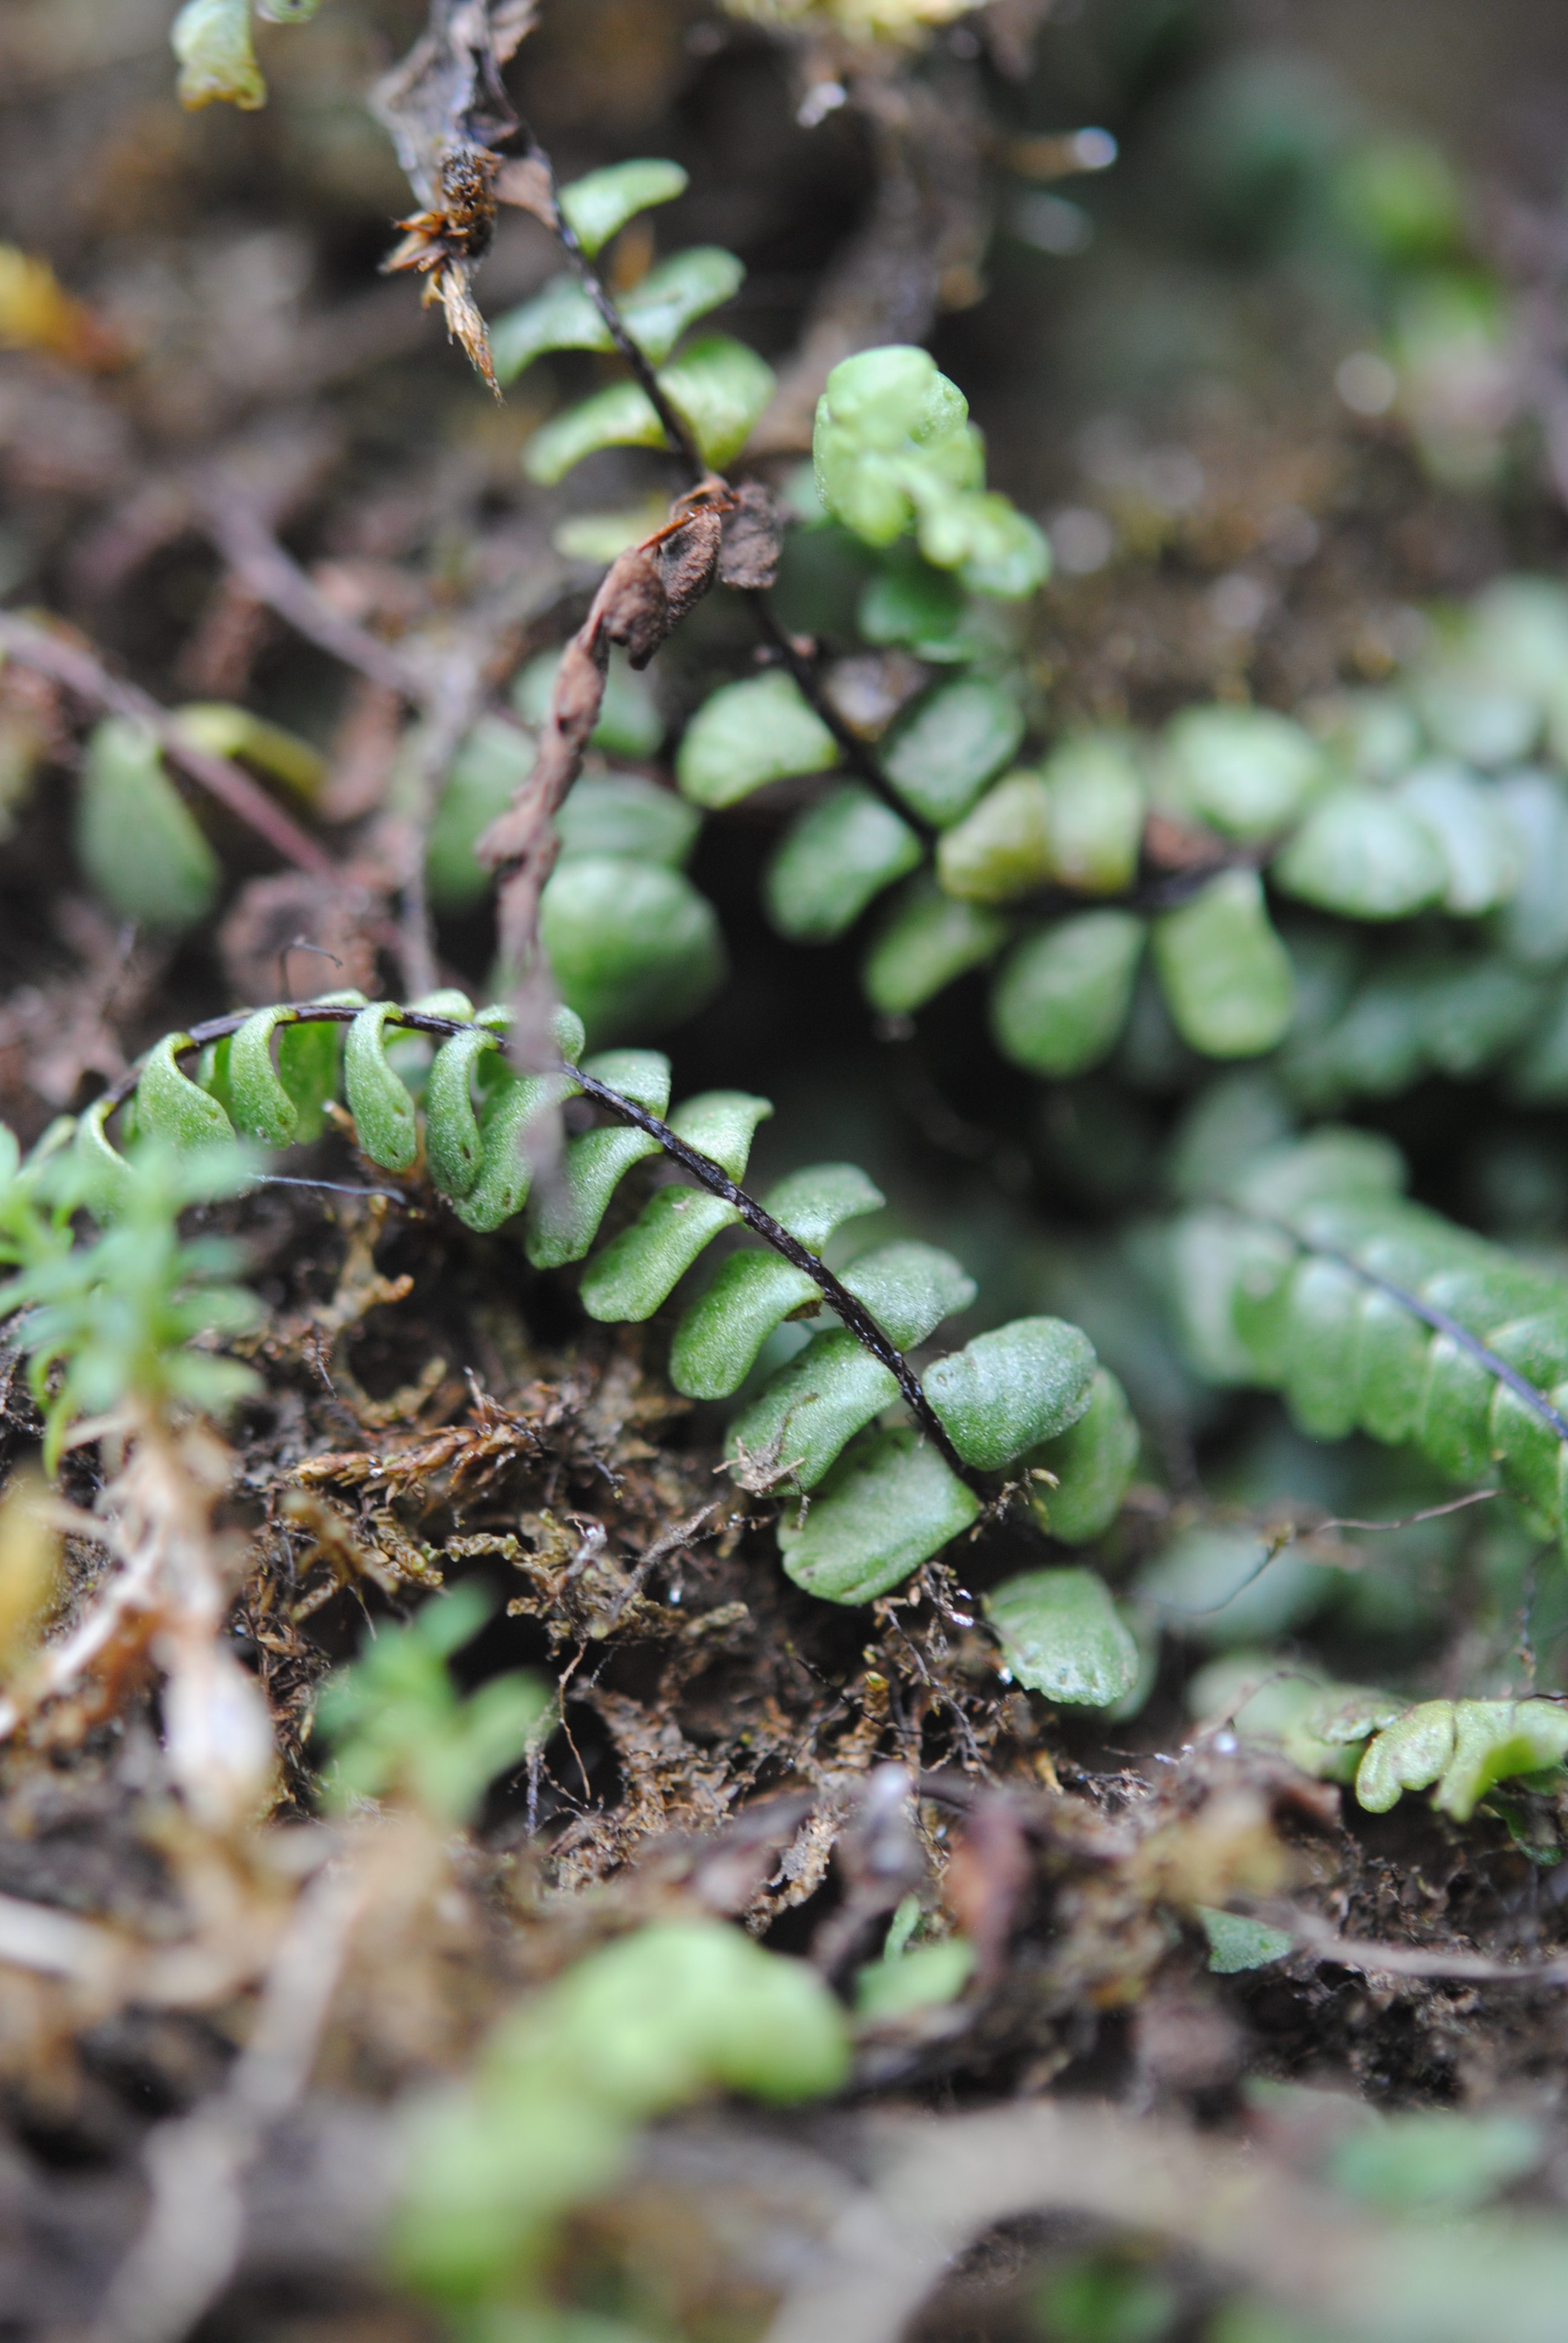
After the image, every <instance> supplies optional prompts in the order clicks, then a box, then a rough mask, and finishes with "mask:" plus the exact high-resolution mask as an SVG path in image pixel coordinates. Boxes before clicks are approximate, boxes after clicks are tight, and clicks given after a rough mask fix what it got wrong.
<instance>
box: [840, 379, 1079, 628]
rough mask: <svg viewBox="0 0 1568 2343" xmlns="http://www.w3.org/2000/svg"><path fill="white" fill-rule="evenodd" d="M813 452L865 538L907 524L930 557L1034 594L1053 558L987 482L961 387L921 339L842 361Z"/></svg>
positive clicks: (1011, 593)
mask: <svg viewBox="0 0 1568 2343" xmlns="http://www.w3.org/2000/svg"><path fill="white" fill-rule="evenodd" d="M812 457H813V461H814V464H815V468H816V478H817V492H818V494H819V497H820V498H821V500H822V503H823V505H824V506H825V507H826V508H827V510H828V511H829V512H830V513H831V514H832V515H833V517H834V518H835V519H837V520H840V521H842V522H843V523H844V525H845V527H846V528H849V529H851V530H853V532H854V533H855V535H856V536H857V537H859V538H863V539H864V540H865V541H866V543H868V544H869V545H878V546H885V545H891V544H892V543H893V541H894V539H895V538H899V537H901V536H902V535H903V534H904V533H905V532H906V531H907V530H908V529H910V528H913V529H914V530H915V531H916V533H917V535H918V538H919V541H920V551H921V553H922V554H923V555H924V557H925V558H926V560H928V561H929V562H932V563H934V564H935V565H936V567H937V568H941V569H956V570H957V571H958V572H959V574H960V578H961V579H962V582H963V584H964V585H965V586H966V587H968V588H969V589H970V592H972V593H976V594H989V595H994V596H996V597H998V598H1000V599H1002V600H1018V599H1020V598H1022V597H1023V596H1025V595H1027V594H1032V593H1033V591H1034V589H1035V588H1036V587H1037V586H1039V585H1040V582H1041V580H1042V579H1043V578H1045V577H1046V575H1047V573H1048V571H1049V569H1050V548H1049V546H1048V545H1047V544H1046V541H1045V539H1044V538H1043V537H1042V536H1041V534H1040V530H1039V529H1038V528H1036V527H1035V525H1034V523H1033V522H1032V521H1030V520H1028V519H1026V518H1024V516H1023V515H1022V514H1021V513H1020V512H1018V511H1017V510H1016V509H1015V508H1014V507H1013V506H1012V505H1011V504H1010V502H1009V500H1008V498H1006V497H1002V496H997V495H994V494H988V493H987V492H986V488H985V458H984V454H983V451H982V448H981V445H980V435H979V433H978V432H977V431H976V430H975V429H974V427H973V426H972V425H971V424H970V421H969V409H968V407H967V406H966V404H965V401H964V398H963V395H962V393H961V392H960V390H959V389H958V388H957V387H956V386H955V385H954V384H953V383H950V381H949V380H948V378H947V377H946V376H945V375H943V374H939V373H938V371H937V368H936V367H935V365H934V364H933V363H932V361H931V359H930V357H929V356H928V354H927V353H926V352H925V351H924V350H921V349H917V348H914V347H911V346H910V345H907V344H902V345H893V346H891V347H888V348H884V349H874V350H865V351H862V352H861V353H860V354H859V357H852V358H846V359H844V360H843V362H842V363H841V364H840V365H839V366H836V367H834V369H833V371H832V373H831V374H830V375H829V377H828V384H827V388H826V389H825V390H824V392H823V394H822V397H821V398H820V399H819V401H818V405H817V417H816V426H815V429H814V432H813V436H812Z"/></svg>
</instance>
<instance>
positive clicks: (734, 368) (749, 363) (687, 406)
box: [658, 334, 775, 471]
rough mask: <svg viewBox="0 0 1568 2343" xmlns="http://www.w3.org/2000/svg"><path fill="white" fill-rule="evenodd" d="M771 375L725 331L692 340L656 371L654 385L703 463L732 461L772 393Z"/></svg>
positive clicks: (716, 465) (721, 464) (753, 353)
mask: <svg viewBox="0 0 1568 2343" xmlns="http://www.w3.org/2000/svg"><path fill="white" fill-rule="evenodd" d="M774 382H775V377H774V373H773V369H772V367H770V366H769V365H768V364H767V362H766V361H765V360H764V359H762V358H759V357H758V355H757V353H756V351H755V350H752V349H748V347H747V346H746V344H745V343H744V342H738V341H735V340H733V339H732V338H731V337H729V335H728V334H709V335H708V336H706V337H704V338H703V339H702V340H701V341H699V342H693V343H691V345H690V346H689V347H688V348H687V349H685V350H683V351H682V352H681V354H680V356H679V357H678V358H674V359H672V360H671V361H670V363H669V365H668V366H667V367H662V368H661V369H660V372H659V377H658V387H659V388H660V389H661V390H662V391H663V393H664V395H665V397H667V398H668V401H669V403H670V405H671V406H672V407H674V408H675V409H676V411H677V413H678V414H679V415H680V416H681V417H682V418H683V419H684V421H685V422H686V424H687V425H688V427H689V430H690V432H691V436H692V437H693V438H694V439H695V440H696V442H697V445H698V448H699V452H700V454H701V456H702V458H703V460H704V462H705V463H708V464H711V465H712V467H713V468H714V469H715V471H722V470H723V468H724V467H725V466H726V465H727V464H729V463H732V462H733V461H734V459H735V458H736V457H737V456H739V453H740V450H741V449H742V447H745V445H746V442H747V440H748V439H749V437H750V436H751V427H752V425H753V424H754V423H757V422H759V420H760V419H761V417H762V414H763V411H764V409H765V408H766V407H767V406H768V403H769V399H771V397H772V396H773V390H774Z"/></svg>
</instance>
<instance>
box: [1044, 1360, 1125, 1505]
mask: <svg viewBox="0 0 1568 2343" xmlns="http://www.w3.org/2000/svg"><path fill="white" fill-rule="evenodd" d="M1138 1449H1139V1432H1138V1423H1137V1419H1136V1417H1135V1416H1134V1415H1133V1413H1132V1410H1131V1406H1130V1405H1129V1404H1128V1399H1127V1394H1126V1393H1125V1392H1124V1391H1123V1390H1122V1388H1121V1384H1120V1383H1118V1382H1117V1380H1116V1377H1115V1376H1114V1375H1113V1374H1112V1373H1111V1370H1110V1368H1109V1367H1101V1369H1100V1370H1099V1372H1098V1373H1096V1375H1095V1378H1094V1381H1093V1383H1091V1386H1090V1393H1089V1404H1088V1406H1087V1407H1086V1408H1085V1409H1084V1411H1083V1413H1082V1414H1081V1416H1080V1417H1079V1419H1078V1421H1077V1423H1073V1424H1070V1425H1069V1426H1068V1428H1067V1430H1066V1431H1065V1432H1061V1433H1057V1435H1056V1437H1055V1438H1054V1439H1050V1440H1045V1441H1042V1442H1041V1443H1040V1446H1039V1447H1038V1448H1031V1449H1030V1451H1029V1453H1028V1454H1027V1455H1026V1456H1025V1457H1024V1459H1023V1463H1024V1465H1025V1467H1026V1469H1032V1468H1033V1467H1035V1466H1037V1465H1038V1466H1039V1467H1040V1469H1041V1470H1043V1471H1045V1472H1048V1473H1052V1474H1054V1476H1055V1479H1056V1486H1055V1487H1054V1488H1051V1487H1050V1486H1049V1485H1048V1484H1046V1483H1035V1484H1034V1485H1033V1487H1032V1488H1031V1489H1030V1505H1031V1506H1032V1507H1033V1509H1034V1516H1035V1519H1036V1520H1037V1521H1038V1522H1039V1523H1040V1528H1041V1529H1042V1530H1045V1531H1048V1532H1049V1534H1050V1535H1051V1536H1052V1537H1053V1538H1059V1539H1060V1541H1061V1543H1062V1544H1063V1545H1088V1544H1091V1542H1092V1541H1093V1540H1094V1539H1095V1538H1097V1537H1099V1536H1101V1534H1102V1533H1103V1532H1104V1531H1106V1530H1108V1529H1109V1528H1110V1527H1111V1523H1112V1522H1113V1521H1114V1520H1115V1519H1116V1516H1117V1514H1118V1513H1119V1512H1120V1511H1121V1500H1122V1498H1123V1497H1124V1496H1125V1495H1126V1494H1127V1490H1128V1486H1129V1484H1130V1483H1131V1479H1132V1475H1133V1472H1134V1470H1135V1469H1136V1466H1137V1463H1138Z"/></svg>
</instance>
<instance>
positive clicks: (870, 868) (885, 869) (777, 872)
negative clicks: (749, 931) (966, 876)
mask: <svg viewBox="0 0 1568 2343" xmlns="http://www.w3.org/2000/svg"><path fill="white" fill-rule="evenodd" d="M919 861H920V840H919V839H918V838H917V837H916V835H915V833H914V831H913V830H911V829H910V826H909V824H908V822H905V821H900V819H899V817H898V815H897V814H896V813H895V812H894V811H893V809H892V808H891V807H890V806H887V805H884V804H883V802H882V800H881V799H880V798H879V797H875V796H873V795H872V793H871V791H870V790H869V789H860V788H859V787H858V786H856V787H849V788H846V789H835V790H833V792H832V793H831V795H830V796H829V797H825V798H824V799H822V800H821V802H820V803H819V804H818V805H814V806H813V807H812V808H811V809H810V810H809V812H807V813H804V814H802V815H801V816H800V818H799V820H798V821H796V822H795V823H793V824H792V825H791V827H790V828H789V830H787V831H786V832H785V834H784V837H783V839H782V840H781V841H780V843H779V848H778V850H777V852H776V853H775V854H774V856H773V859H772V860H771V862H770V863H769V866H768V875H767V877H766V879H765V880H764V881H763V900H764V901H765V903H766V904H767V907H768V916H769V919H770V920H772V922H773V925H774V926H775V927H776V928H777V929H778V930H779V933H780V935H786V936H789V937H790V938H791V939H792V940H794V941H795V942H796V943H813V944H819V943H829V942H831V940H833V938H834V937H835V936H840V935H842V934H843V933H844V930H846V929H847V928H850V927H852V926H853V925H854V923H855V921H856V920H858V919H859V916H860V913H861V912H862V911H863V910H865V908H866V906H867V904H868V903H869V902H870V901H871V900H872V899H873V898H874V897H875V896H877V895H879V894H880V893H881V892H882V890H883V889H884V888H886V887H890V886H891V885H892V883H893V881H894V880H896V879H902V878H904V877H906V876H907V875H908V873H909V872H910V871H911V870H913V869H914V868H915V866H916V864H917V863H918V862H919Z"/></svg>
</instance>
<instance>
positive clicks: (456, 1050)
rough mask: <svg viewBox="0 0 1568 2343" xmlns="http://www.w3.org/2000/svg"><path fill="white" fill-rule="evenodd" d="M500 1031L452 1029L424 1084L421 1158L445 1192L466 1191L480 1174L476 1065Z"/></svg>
mask: <svg viewBox="0 0 1568 2343" xmlns="http://www.w3.org/2000/svg"><path fill="white" fill-rule="evenodd" d="M500 1046H501V1044H500V1036H499V1035H498V1034H497V1033H494V1032H485V1031H479V1030H477V1029H476V1030H475V1031H472V1032H468V1033H454V1034H453V1036H452V1038H451V1040H450V1041H443V1042H442V1044H441V1046H440V1048H439V1049H438V1050H437V1052H436V1055H435V1057H434V1058H433V1059H432V1060H431V1062H430V1071H429V1075H428V1078H427V1081H426V1084H425V1161H426V1162H427V1164H428V1166H429V1169H430V1177H431V1179H432V1180H433V1181H434V1182H435V1183H436V1185H437V1188H439V1189H440V1191H441V1193H442V1194H443V1195H444V1196H466V1195H467V1193H468V1192H469V1190H470V1189H471V1188H472V1187H473V1185H474V1182H475V1181H476V1180H477V1178H478V1175H479V1163H480V1159H481V1155H482V1153H483V1141H482V1140H481V1138H480V1134H479V1119H478V1117H477V1114H476V1113H475V1112H474V1102H473V1095H472V1091H473V1081H474V1070H475V1066H476V1064H477V1061H478V1059H479V1056H480V1055H481V1053H482V1052H483V1051H487V1050H498V1049H499V1048H500Z"/></svg>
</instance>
